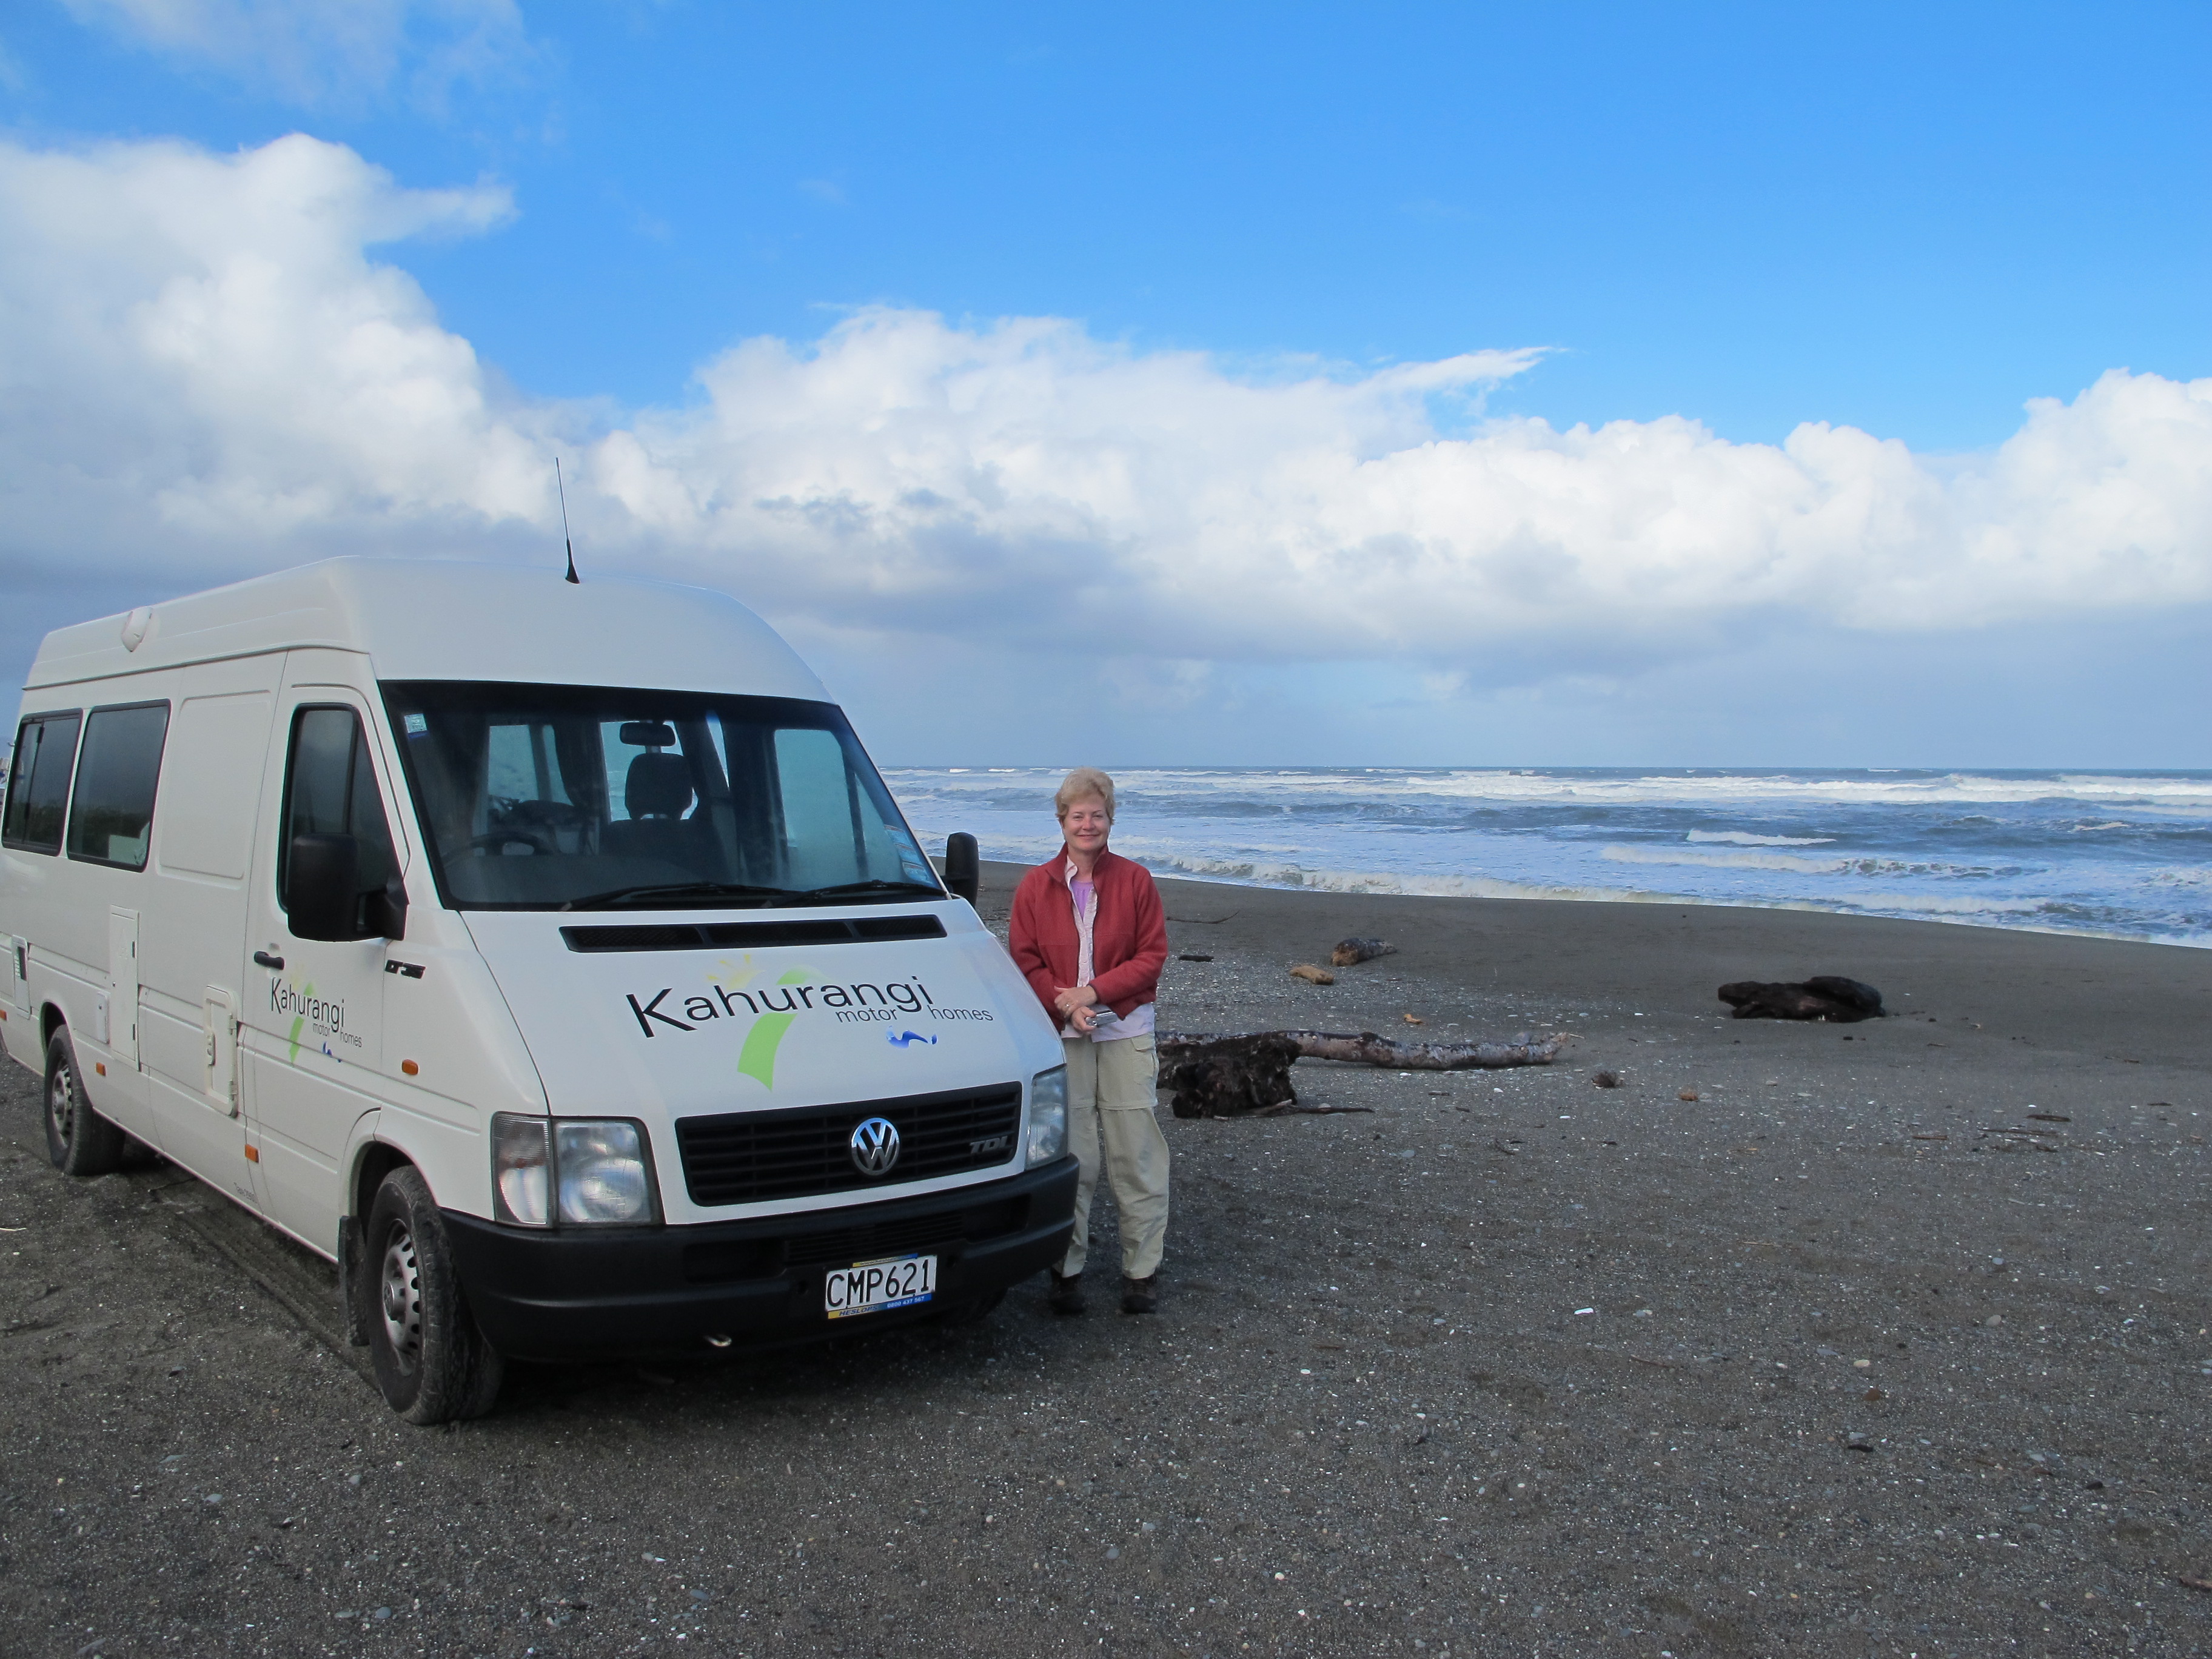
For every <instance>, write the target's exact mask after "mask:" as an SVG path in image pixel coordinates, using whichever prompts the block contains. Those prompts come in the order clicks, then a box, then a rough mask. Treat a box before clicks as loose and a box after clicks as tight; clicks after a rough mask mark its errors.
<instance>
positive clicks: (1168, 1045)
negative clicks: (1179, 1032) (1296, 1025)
mask: <svg viewBox="0 0 2212 1659" xmlns="http://www.w3.org/2000/svg"><path fill="white" fill-rule="evenodd" d="M1158 1047H1159V1054H1160V1060H1161V1065H1160V1087H1162V1088H1163V1089H1172V1090H1174V1091H1175V1098H1174V1099H1173V1100H1171V1101H1170V1102H1169V1105H1170V1108H1171V1109H1173V1110H1174V1112H1175V1115H1176V1116H1177V1117H1250V1116H1252V1115H1255V1114H1256V1113H1261V1112H1273V1111H1276V1110H1279V1109H1288V1108H1290V1107H1292V1106H1295V1105H1296V1104H1297V1099H1298V1095H1297V1090H1295V1089H1293V1088H1291V1066H1294V1065H1296V1064H1297V1058H1298V1045H1297V1043H1296V1042H1292V1041H1291V1039H1290V1038H1289V1037H1287V1036H1283V1035H1281V1034H1280V1033H1279V1032H1273V1031H1263V1032H1261V1033H1259V1034H1257V1035H1256V1036H1225V1037H1201V1038H1197V1039H1192V1038H1187V1037H1174V1036H1164V1037H1161V1038H1159V1039H1158Z"/></svg>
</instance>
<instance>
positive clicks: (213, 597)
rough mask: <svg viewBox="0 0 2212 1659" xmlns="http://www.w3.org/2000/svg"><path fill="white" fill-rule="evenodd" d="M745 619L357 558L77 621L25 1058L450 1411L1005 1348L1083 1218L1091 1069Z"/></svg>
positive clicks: (61, 707) (812, 698)
mask: <svg viewBox="0 0 2212 1659" xmlns="http://www.w3.org/2000/svg"><path fill="white" fill-rule="evenodd" d="M973 896H974V893H973V890H972V887H971V888H970V889H969V891H968V893H967V894H966V896H964V897H963V896H955V895H954V894H953V893H951V892H950V891H948V890H947V888H946V886H945V884H944V883H943V882H942V881H940V880H939V876H938V874H937V872H936V871H935V870H934V869H933V866H932V865H931V862H930V860H928V859H927V857H926V856H925V855H924V854H923V851H922V848H921V845H920V843H919V842H917V841H916V839H915V836H914V833H913V831H912V830H911V829H909V828H908V825H907V823H906V821H905V819H904V818H903V817H902V815H901V813H900V811H899V809H898V806H897V805H896V803H895V802H894V801H893V800H892V799H891V797H890V793H889V792H888V791H887V790H886V789H885V788H884V783H883V781H882V779H881V778H880V777H879V776H878V773H877V771H876V769H875V768H874V766H873V765H872V764H871V763H870V761H869V759H868V757H867V755H866V751H865V750H863V749H862V748H861V746H860V741H859V739H858V738H855V737H854V733H853V729H852V726H850V724H849V723H848V721H847V720H846V718H845V716H844V714H842V712H841V711H840V709H839V708H838V707H837V705H836V702H833V701H832V700H831V698H830V696H829V694H828V692H827V691H825V690H823V685H822V683H821V682H820V681H819V680H818V679H817V678H815V676H814V675H813V674H812V673H811V672H810V671H808V669H807V668H806V666H805V664H804V663H803V662H801V661H800V660H799V657H798V656H797V654H796V653H793V651H792V649H791V648H790V647H788V646H787V644H786V643H785V642H784V641H783V640H782V639H781V638H780V637H779V636H778V635H776V634H775V632H774V631H773V630H772V629H769V627H768V626H767V625H766V624H764V623H763V622H761V620H760V619H759V618H758V617H755V616H754V615H753V614H752V613H751V612H750V611H748V610H746V609H745V608H744V606H743V605H739V604H738V603H737V602H736V601H735V600H733V599H730V598H728V597H726V596H725V595H723V594H720V593H716V592H708V591H705V590H702V589H698V588H690V587H680V586H667V585H661V584H656V583H652V582H644V581H593V582H587V583H583V584H580V585H572V584H571V583H569V582H568V581H566V580H562V578H561V577H560V576H558V575H542V574H533V573H531V572H527V571H523V570H519V569H514V568H504V567H495V566H486V565H471V564H464V563H458V562H433V561H405V560H384V559H337V560H331V561H329V562H325V563H320V564H314V565H309V566H307V567H304V568H300V569H295V570H290V571H286V572H283V573H281V574H275V575H270V576H264V577H261V578H258V579H257V580H251V581H246V582H241V583H240V584H238V585H236V586H230V587H224V588H220V589H216V590H215V591H213V592H205V593H200V594H196V595H193V596H191V597H189V598H185V599H175V600H172V601H169V602H167V603H165V604H161V605H153V606H150V607H143V608H141V609H138V610H136V611H131V612H130V613H129V614H128V615H127V616H117V617H106V618H103V619H102V620H100V621H98V622H90V623H82V624H81V625H79V626H76V627H72V628H65V629H59V630H58V631H56V632H55V633H53V634H51V635H48V636H47V637H46V641H45V642H44V644H43V645H42V647H40V652H39V654H38V658H37V660H36V662H35V664H34V665H33V668H32V671H31V674H30V679H29V684H28V685H27V688H26V690H25V691H24V696H23V712H22V716H21V726H20V727H19V730H18V732H17V737H16V744H15V757H14V764H13V767H12V769H11V776H10V781H9V788H8V792H7V796H6V799H5V805H4V810H0V934H4V936H5V939H6V944H7V947H8V949H7V961H6V963H5V966H4V969H0V1042H4V1044H5V1046H6V1048H7V1052H8V1053H9V1054H10V1055H11V1056H13V1057H14V1058H15V1060H18V1061H20V1062H21V1063H22V1064H24V1065H26V1066H31V1067H32V1068H33V1069H34V1070H36V1071H37V1072H39V1073H40V1074H41V1076H42V1077H43V1079H44V1081H45V1095H44V1102H45V1119H46V1141H47V1146H48V1150H49V1152H51V1154H52V1158H53V1161H54V1162H55V1164H57V1165H58V1166H59V1167H60V1168H61V1169H62V1170H65V1171H67V1172H69V1173H70V1174H72V1175H78V1176H91V1175H97V1174H100V1173H101V1172H103V1171H106V1170H111V1169H112V1168H114V1167H115V1166H116V1164H117V1163H118V1160H119V1159H120V1158H121V1157H122V1156H123V1154H124V1153H125V1150H126V1149H127V1146H128V1143H129V1142H130V1141H131V1140H136V1141H139V1142H143V1144H144V1145H145V1146H149V1147H151V1148H154V1149H155V1150H156V1151H158V1152H160V1153H161V1155H162V1156H163V1157H165V1158H170V1159H172V1160H173V1161H174V1162H176V1163H178V1164H181V1165H183V1166H184V1167H185V1169H187V1170H191V1172H192V1173H193V1174H195V1175H197V1176H199V1177H200V1178H201V1179H202V1180H203V1181H204V1182H207V1183H208V1184H209V1185H210V1186H212V1187H214V1188H216V1189H217V1190H218V1191H220V1192H222V1193H223V1194H225V1195H226V1196H228V1197H229V1198H230V1199H231V1200H234V1202H236V1203H238V1204H240V1205H241V1206H244V1207H245V1208H246V1209H248V1210H250V1211H252V1212H253V1213H255V1214H256V1215H258V1216H259V1217H261V1218H264V1219H265V1220H266V1221H267V1222H268V1223H269V1224H270V1225H273V1226H275V1227H277V1228H279V1229H281V1230H282V1231H284V1232H286V1233H289V1235H291V1236H292V1237H294V1238H295V1239H297V1240H299V1241H300V1243H302V1244H304V1245H306V1246H307V1248H308V1249H312V1250H314V1251H316V1252H317V1253H319V1254H320V1255H323V1256H325V1257H327V1258H331V1259H332V1260H334V1261H336V1262H337V1267H338V1275H337V1277H338V1283H339V1293H340V1295H341V1297H343V1304H344V1310H345V1315H346V1319H347V1328H348V1331H349V1335H350V1336H351V1337H352V1339H353V1340H355V1341H356V1342H361V1343H366V1344H367V1345H368V1348H369V1350H370V1357H371V1358H372V1360H373V1361H374V1371H375V1375H376V1377H377V1381H378V1383H379V1384H380V1387H381V1389H383V1392H384V1394H385V1395H386V1399H387V1400H388V1401H390V1402H391V1404H392V1407H393V1408H394V1409H395V1410H397V1411H398V1412H399V1413H401V1414H402V1415H403V1416H404V1417H406V1418H408V1419H410V1420H411V1421H414V1422H416V1423H435V1422H439V1421H441V1420H446V1419H454V1418H462V1417H469V1416H473V1415H477V1414H480V1413H483V1412H485V1411H487V1410H489V1408H490V1407H491V1406H492V1404H493V1402H494V1401H495V1397H496V1395H497V1393H498V1389H499V1386H500V1380H501V1370H502V1365H503V1362H504V1361H505V1360H506V1359H507V1358H537V1359H563V1358H581V1357H587V1356H592V1355H605V1354H609V1353H636V1352H648V1351H651V1352H666V1351H669V1350H678V1351H684V1350H689V1351H693V1352H701V1353H704V1352H708V1350H709V1349H714V1348H727V1347H731V1346H743V1345H758V1344H764V1343H775V1342H782V1341H792V1340H806V1339H810V1338H821V1337H826V1336H831V1335H836V1334H843V1333H847V1332H854V1331H862V1332H865V1331H867V1330H871V1329H878V1328H884V1327H888V1326H892V1325H896V1324H901V1323H905V1322H912V1321H915V1320H919V1319H925V1318H933V1317H934V1318H943V1317H948V1316H950V1317H954V1318H974V1317H979V1316H981V1315H983V1314H985V1313H987V1311H988V1310H990V1308H991V1307H992V1306H993V1304H994V1303H995V1302H996V1301H997V1300H998V1298H999V1297H1001V1296H1002V1295H1003V1294H1004V1293H1005V1291H1006V1288H1007V1287H1008V1286H1009V1285H1013V1284H1015V1283H1016V1282H1018V1280H1020V1279H1024V1278H1026V1277H1028V1276H1030V1275H1031V1274H1033V1273H1036V1272H1037V1271H1038V1270H1039V1269H1041V1268H1042V1267H1046V1266H1047V1265H1048V1263H1051V1262H1053V1261H1056V1260H1057V1259H1058V1258H1059V1256H1060V1253H1061V1252H1062V1251H1063V1249H1065V1248H1066V1242H1067V1238H1068V1235H1069V1233H1070V1231H1071V1230H1072V1228H1073V1209H1074V1194H1075V1183H1076V1164H1075V1160H1074V1159H1073V1158H1072V1157H1070V1156H1069V1155H1068V1153H1067V1149H1066V1086H1065V1077H1064V1073H1063V1072H1062V1071H1061V1069H1060V1058H1061V1056H1060V1042H1059V1039H1058V1037H1057V1036H1056V1035H1055V1033H1054V1029H1053V1026H1052V1024H1051V1022H1050V1020H1049V1019H1048V1018H1047V1017H1046V1015H1045V1013H1044V1012H1043V1011H1042V1008H1040V1007H1039V1006H1038V1004H1037V1000H1036V996H1035V995H1034V994H1032V993H1031V992H1030V988H1029V987H1028V985H1027V984H1026V983H1025V982H1024V980H1023V978H1022V976H1021V975H1020V974H1019V973H1018V971H1017V970H1016V969H1015V967H1014V965H1013V963H1012V961H1011V960H1010V959H1009V958H1008V957H1007V956H1006V951H1004V950H1003V949H1002V948H1001V947H1000V945H999V943H998V941H997V940H996V939H994V938H993V937H992V935H991V934H990V933H988V932H987V930H986V929H985V928H984V927H983V926H982V924H981V921H979V920H978V919H977V916H976V915H975V910H974V908H973V907H972V904H971V903H970V902H969V901H970V900H972V898H973Z"/></svg>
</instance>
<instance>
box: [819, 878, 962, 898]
mask: <svg viewBox="0 0 2212 1659" xmlns="http://www.w3.org/2000/svg"><path fill="white" fill-rule="evenodd" d="M863 893H919V894H921V895H923V896H926V897H929V898H943V897H944V896H945V894H944V891H943V890H942V889H939V888H936V887H933V886H930V885H928V884H926V883H923V882H919V881H884V880H881V879H877V880H873V881H844V882H840V883H838V884H836V886H834V887H809V888H807V889H806V890H805V891H803V892H797V893H793V895H792V897H793V898H795V899H813V900H823V901H827V900H830V899H841V898H857V897H859V896H860V895H861V894H863Z"/></svg>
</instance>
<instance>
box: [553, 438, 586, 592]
mask: <svg viewBox="0 0 2212 1659" xmlns="http://www.w3.org/2000/svg"><path fill="white" fill-rule="evenodd" d="M553 487H554V488H555V489H557V490H559V491H560V492H561V539H562V541H563V542H565V543H567V544H568V580H570V581H572V582H573V581H575V580H576V541H575V538H574V537H573V536H571V535H569V533H568V484H567V483H565V482H564V481H563V480H562V477H561V458H560V457H559V456H558V455H556V456H555V457H554V458H553ZM581 585H582V584H581V583H578V586H581Z"/></svg>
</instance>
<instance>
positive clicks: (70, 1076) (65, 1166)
mask: <svg viewBox="0 0 2212 1659" xmlns="http://www.w3.org/2000/svg"><path fill="white" fill-rule="evenodd" d="M46 1156H47V1157H48V1158H52V1159H53V1161H54V1168H56V1169H57V1170H60V1171H61V1172H62V1173H63V1174H64V1175H71V1176H104V1175H106V1174H108V1173H109V1172H111V1171H112V1170H118V1169H120V1168H121V1167H122V1164H123V1131H122V1130H120V1129H118V1128H117V1127H115V1126H114V1125H113V1124H112V1123H110V1122H109V1121H107V1120H106V1118H104V1117H102V1116H100V1114H99V1113H98V1112H95V1111H94V1110H93V1109H92V1103H91V1102H90V1101H89V1100H87V1099H86V1098H85V1097H84V1079H83V1078H82V1076H81V1075H79V1073H78V1072H77V1069H76V1047H75V1045H74V1044H72V1043H71V1042H70V1039H69V1028H68V1027H67V1026H63V1027H61V1028H60V1029H58V1030H56V1031H55V1032H54V1036H53V1041H52V1042H49V1043H47V1044H46Z"/></svg>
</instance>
